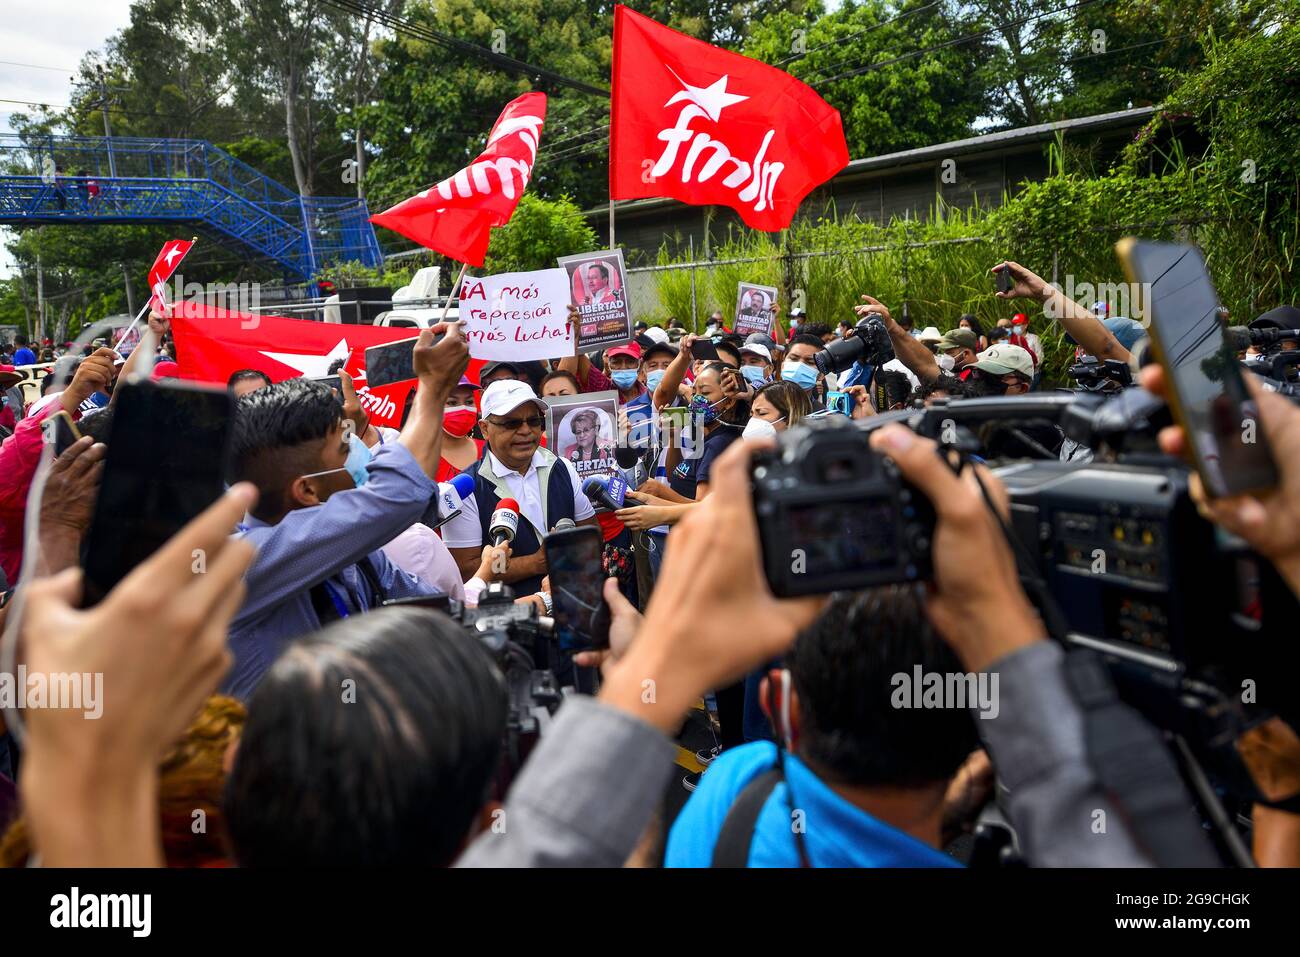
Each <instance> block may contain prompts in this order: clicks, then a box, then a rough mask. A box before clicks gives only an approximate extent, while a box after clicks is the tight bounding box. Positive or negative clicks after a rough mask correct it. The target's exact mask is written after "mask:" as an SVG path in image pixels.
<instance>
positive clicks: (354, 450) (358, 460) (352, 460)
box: [343, 432, 370, 488]
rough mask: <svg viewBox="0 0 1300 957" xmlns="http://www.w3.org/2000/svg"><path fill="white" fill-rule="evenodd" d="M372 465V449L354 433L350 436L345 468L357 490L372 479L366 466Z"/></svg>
mask: <svg viewBox="0 0 1300 957" xmlns="http://www.w3.org/2000/svg"><path fill="white" fill-rule="evenodd" d="M369 464H370V448H369V447H368V446H367V445H366V443H364V442H362V441H361V439H360V438H358V437H357V434H356V433H355V432H354V433H352V434H351V435H349V436H348V459H347V461H346V462H344V463H343V467H344V468H345V469H347V470H348V474H349V475H351V476H352V484H353V485H355V486H356V487H357V488H361V486H363V485H365V484H366V479H368V478H370V472H369V470H367V468H366V466H367V465H369Z"/></svg>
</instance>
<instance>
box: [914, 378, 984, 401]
mask: <svg viewBox="0 0 1300 957" xmlns="http://www.w3.org/2000/svg"><path fill="white" fill-rule="evenodd" d="M936 392H942V393H944V394H946V395H948V396H950V397H952V398H954V399H963V398H967V397H969V396H970V394H971V390H970V389H969V388H968V387H967V385H966V383H965V381H963V380H962V379H959V378H957V377H956V376H955V375H940V376H935V378H933V379H931V380H930V381H929V382H922V383H921V384H920V385H919V386H917V387H916V388H915V389H913V390H912V394H911V395H909V396H908V397H907V403H908V405H911V404H913V403H915V402H924V401H925V400H926V399H928V398H930V396H932V395H934V394H935V393H936Z"/></svg>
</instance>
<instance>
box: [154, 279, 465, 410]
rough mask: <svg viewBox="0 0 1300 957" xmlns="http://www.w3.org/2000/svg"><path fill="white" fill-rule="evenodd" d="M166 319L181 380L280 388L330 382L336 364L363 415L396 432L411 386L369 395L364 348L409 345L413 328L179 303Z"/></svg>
mask: <svg viewBox="0 0 1300 957" xmlns="http://www.w3.org/2000/svg"><path fill="white" fill-rule="evenodd" d="M175 310H176V312H175V315H173V316H172V320H171V326H172V335H173V337H174V338H175V340H176V360H177V364H178V365H179V366H180V377H181V378H182V379H193V380H196V381H199V382H208V383H214V384H216V385H220V386H223V387H224V386H225V384H226V381H227V380H228V379H229V378H230V375H231V373H233V372H238V371H239V370H241V369H257V370H258V371H259V372H265V373H266V374H267V375H268V376H270V377H271V381H272V382H282V381H283V380H285V379H292V378H295V377H297V376H300V375H305V376H308V377H310V378H317V377H319V376H324V375H329V374H330V366H331V365H333V364H334V362H335V361H336V360H339V359H342V360H343V362H344V365H343V366H342V368H343V370H344V371H345V372H347V373H349V374H350V375H353V377H354V382H353V385H354V386H355V388H356V390H357V397H358V398H359V399H360V400H361V405H362V408H364V409H365V410H366V412H367V413H368V414H369V415H370V418H371V421H373V422H374V424H375V425H382V426H387V427H389V428H394V429H395V428H399V427H400V426H401V422H402V411H403V410H404V409H405V407H406V398H407V396H408V395H409V394H410V392H411V390H412V389H414V388H415V380H414V379H410V380H407V381H406V382H394V383H392V384H391V385H386V386H380V387H378V388H375V389H370V388H368V387H367V385H366V383H365V354H364V350H365V349H366V348H367V347H369V346H377V345H379V344H381V343H384V342H394V341H396V340H398V339H409V338H411V334H412V332H414V331H415V330H413V329H400V328H390V327H388V326H353V325H347V324H339V323H330V322H312V321H311V320H307V319H285V318H283V317H281V316H257V315H252V314H249V313H241V312H232V311H229V310H225V309H220V308H217V307H215V306H205V305H203V304H202V303H195V302H179V303H177V304H176V307H175ZM482 367H483V362H482V360H479V361H474V360H471V362H470V368H469V370H468V371H467V373H466V374H467V375H469V377H470V378H471V379H473V380H474V381H475V382H477V381H478V378H477V377H478V370H479V369H481V368H482Z"/></svg>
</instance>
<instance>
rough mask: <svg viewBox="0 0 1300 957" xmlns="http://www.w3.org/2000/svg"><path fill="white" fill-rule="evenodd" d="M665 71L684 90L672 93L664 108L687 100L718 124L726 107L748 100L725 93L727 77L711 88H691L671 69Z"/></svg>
mask: <svg viewBox="0 0 1300 957" xmlns="http://www.w3.org/2000/svg"><path fill="white" fill-rule="evenodd" d="M667 70H668V72H669V73H672V75H673V76H674V77H676V78H677V82H678V83H680V84H681V85H682V86H683V87H684V89H682V90H680V91H678V92H677V93H674V94H673V95H672V97H671V98H670V99H669V100H668V102H667V103H665V104H664V106H665V107H669V106H672V105H673V104H674V103H678V102H680V101H682V100H689V101H690V102H692V103H694V104H695V105H696V106H698V107H699V108H700V109H702V110H703V111H704V112H705V113H706V114H708V117H709V119H711V120H712V121H713V122H714V123H716V122H718V117H719V116H720V115H721V114H722V111H723V110H725V109H726V108H727V107H729V106H732V105H733V104H736V103H739V102H741V101H742V100H748V99H749V97H747V96H740V95H739V94H736V93H728V92H727V80H728V77H725V76H724V77H722V78H721V79H719V80H718V81H717V82H715V83H714V84H713V85H712V86H691V85H690V84H689V83H687V82H686V81H685V80H683V79H682V78H681V77H680V76H677V74H676V72H674V70H673V68H672V67H670V66H669V67H667Z"/></svg>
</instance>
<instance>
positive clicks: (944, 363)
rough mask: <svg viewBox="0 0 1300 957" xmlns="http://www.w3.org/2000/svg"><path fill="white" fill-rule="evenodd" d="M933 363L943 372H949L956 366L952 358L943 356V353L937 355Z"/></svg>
mask: <svg viewBox="0 0 1300 957" xmlns="http://www.w3.org/2000/svg"><path fill="white" fill-rule="evenodd" d="M934 361H935V362H937V363H939V368H940V369H942V370H943V371H944V372H951V371H952V367H953V366H954V365H955V364H956V363H955V361H954V360H953V357H952V356H948V355H944V354H943V353H939V355H937V356H935V357H934Z"/></svg>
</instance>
